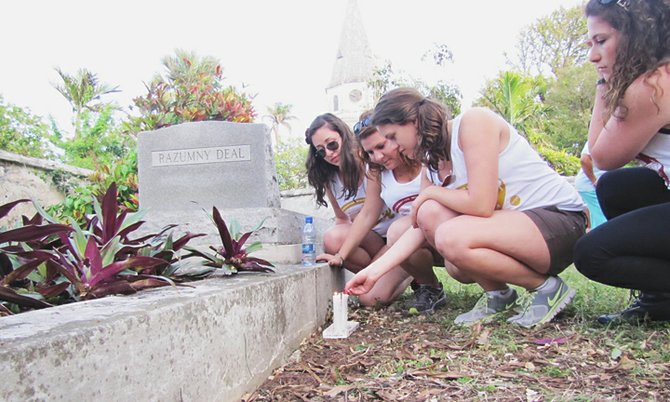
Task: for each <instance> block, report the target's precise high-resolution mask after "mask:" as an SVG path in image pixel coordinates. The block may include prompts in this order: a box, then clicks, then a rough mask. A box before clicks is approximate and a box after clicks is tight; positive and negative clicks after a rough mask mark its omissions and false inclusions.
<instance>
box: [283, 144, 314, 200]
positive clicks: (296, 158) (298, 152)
mask: <svg viewBox="0 0 670 402" xmlns="http://www.w3.org/2000/svg"><path fill="white" fill-rule="evenodd" d="M308 149H309V147H308V146H306V145H305V142H304V141H303V140H302V139H295V138H294V139H290V140H289V141H287V142H285V143H282V144H278V145H277V151H276V152H275V167H276V169H277V182H278V184H279V189H280V190H293V189H300V188H306V187H307V186H308V183H307V170H306V169H305V161H306V160H307V151H308Z"/></svg>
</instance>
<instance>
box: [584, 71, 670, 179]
mask: <svg viewBox="0 0 670 402" xmlns="http://www.w3.org/2000/svg"><path fill="white" fill-rule="evenodd" d="M601 86H602V85H599V87H601ZM603 91H604V88H603V89H601V88H598V89H597V90H596V104H595V106H594V109H593V110H594V112H593V113H594V114H593V116H592V120H591V121H592V125H593V124H594V123H597V122H598V121H599V120H602V119H601V118H600V116H599V115H597V113H598V114H599V113H600V110H602V108H603V107H604V106H603V105H602V103H604V102H603V101H602V99H601V96H598V93H600V94H601V95H602V93H603ZM623 105H624V106H625V107H626V108H627V110H626V111H625V117H624V118H623V119H619V118H617V117H616V116H611V117H609V119H608V120H607V122H606V123H605V125H604V127H602V123H601V124H600V127H602V128H601V129H600V130H598V128H599V127H598V126H595V127H591V128H590V129H589V149H590V152H591V158H593V162H594V163H595V165H596V166H597V167H598V168H600V169H603V170H610V169H616V168H619V167H621V166H624V165H625V164H626V163H628V162H630V161H631V160H633V159H634V158H635V157H636V156H637V155H638V154H639V153H640V152H641V151H642V150H643V149H644V148H645V147H646V146H647V144H648V143H649V141H650V140H651V138H652V137H653V136H654V135H655V134H656V133H657V132H658V130H659V129H660V128H662V127H664V126H666V125H668V123H670V76H669V73H668V66H661V67H659V68H658V69H657V70H656V71H655V72H654V73H653V74H651V75H650V76H648V77H645V76H640V77H638V78H637V79H635V81H633V83H631V84H630V86H629V87H628V89H626V93H625V95H624V97H623ZM615 114H616V113H615Z"/></svg>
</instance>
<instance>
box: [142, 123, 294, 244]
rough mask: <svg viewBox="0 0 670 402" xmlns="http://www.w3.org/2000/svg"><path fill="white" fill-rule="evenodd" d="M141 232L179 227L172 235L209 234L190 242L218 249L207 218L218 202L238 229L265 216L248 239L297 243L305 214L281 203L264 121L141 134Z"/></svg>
mask: <svg viewBox="0 0 670 402" xmlns="http://www.w3.org/2000/svg"><path fill="white" fill-rule="evenodd" d="M138 145H139V151H138V161H137V163H138V173H139V201H140V209H141V210H143V211H146V213H147V215H146V216H145V219H144V220H145V221H146V223H145V224H144V225H143V226H142V230H143V232H149V233H155V232H158V231H159V230H160V229H161V228H162V227H164V226H166V225H168V224H177V225H179V226H178V229H177V233H178V234H181V233H185V232H187V231H188V232H192V233H206V234H207V236H206V237H200V238H195V239H193V240H191V241H190V242H189V245H193V246H199V245H214V246H220V244H221V240H220V237H219V234H218V232H217V230H216V227H215V226H214V223H213V222H212V220H211V218H210V216H211V213H212V207H213V206H216V207H217V209H219V211H220V212H221V215H222V217H223V219H224V220H225V221H226V222H227V223H229V224H230V222H231V220H232V219H235V220H237V221H238V222H239V223H240V226H241V228H242V230H243V231H248V230H251V229H253V228H255V227H256V225H258V224H259V223H260V222H261V221H264V224H263V227H262V228H261V229H259V230H258V231H257V232H256V234H255V235H254V236H253V237H252V239H251V240H252V241H253V240H259V241H261V242H262V243H264V244H273V245H291V244H299V243H300V242H301V230H302V225H303V222H304V215H302V214H300V213H297V212H294V211H288V210H285V209H282V208H281V203H280V198H279V188H278V185H277V177H276V171H275V166H274V157H273V153H272V144H271V139H270V133H269V130H268V128H267V126H266V125H264V124H253V123H231V122H221V121H205V122H195V123H183V124H178V125H174V126H170V127H166V128H161V129H158V130H154V131H148V132H142V133H140V134H139V138H138Z"/></svg>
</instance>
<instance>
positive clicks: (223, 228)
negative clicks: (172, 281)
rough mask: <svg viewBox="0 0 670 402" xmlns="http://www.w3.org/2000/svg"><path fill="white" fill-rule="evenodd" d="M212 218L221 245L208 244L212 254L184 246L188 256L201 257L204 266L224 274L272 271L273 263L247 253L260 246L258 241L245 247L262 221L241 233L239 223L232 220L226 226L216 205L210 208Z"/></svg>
mask: <svg viewBox="0 0 670 402" xmlns="http://www.w3.org/2000/svg"><path fill="white" fill-rule="evenodd" d="M212 219H213V221H214V224H215V225H216V228H217V230H218V231H219V236H220V237H221V243H222V245H221V246H220V247H214V246H210V247H209V248H210V249H211V250H212V251H214V253H213V254H212V253H207V252H203V251H200V250H197V249H195V248H192V247H185V249H186V250H188V251H190V252H191V254H190V255H189V257H190V256H199V257H202V258H203V259H204V260H205V262H204V265H205V266H207V267H212V268H220V269H223V270H224V271H223V272H224V274H226V275H232V274H236V273H238V272H241V271H251V272H274V269H273V268H274V265H272V264H271V263H270V262H268V261H266V260H264V259H261V258H256V257H252V256H250V255H249V254H251V253H252V252H254V251H257V250H259V249H260V248H261V247H262V245H261V243H260V242H259V241H256V242H253V243H251V244H249V245H248V246H246V247H245V244H246V242H247V240H249V237H250V236H251V235H252V234H253V233H254V232H255V231H256V230H258V229H259V228H260V227H261V226H262V224H263V222H261V223H259V224H258V226H256V228H254V229H252V230H251V231H249V232H246V233H242V234H241V233H240V232H241V231H240V228H239V225H238V224H237V222H236V221H234V220H233V221H232V223H231V225H230V229H229V228H228V226H227V225H226V222H225V221H224V220H223V218H222V217H221V213H220V212H219V210H218V209H217V208H216V207H213V208H212Z"/></svg>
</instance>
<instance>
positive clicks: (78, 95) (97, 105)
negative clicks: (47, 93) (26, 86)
mask: <svg viewBox="0 0 670 402" xmlns="http://www.w3.org/2000/svg"><path fill="white" fill-rule="evenodd" d="M56 71H57V72H58V75H60V77H61V79H62V80H63V84H61V85H59V84H53V86H54V87H55V88H56V90H57V91H58V92H60V93H61V95H63V96H64V97H65V99H67V101H68V102H69V103H70V106H72V111H73V112H74V123H75V124H74V136H75V139H77V138H79V135H80V133H81V115H82V112H83V111H84V109H88V110H90V111H92V112H101V111H102V110H103V109H104V107H105V106H109V104H108V103H105V102H97V101H99V100H100V97H101V96H102V95H106V94H110V93H113V92H119V89H118V88H119V87H118V86H116V87H110V86H109V85H107V84H103V83H101V82H100V81H98V77H97V76H96V75H95V74H94V73H92V72H90V71H88V70H87V69H85V68H82V69H80V70H79V71H77V73H76V74H73V75H70V74H67V73H64V72H63V70H61V69H60V68H58V67H56Z"/></svg>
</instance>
